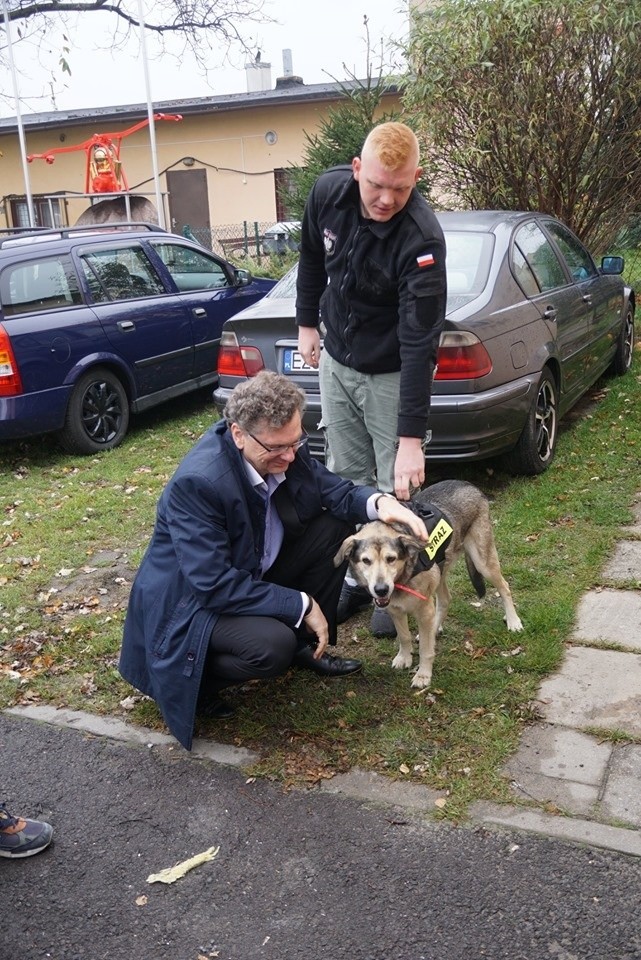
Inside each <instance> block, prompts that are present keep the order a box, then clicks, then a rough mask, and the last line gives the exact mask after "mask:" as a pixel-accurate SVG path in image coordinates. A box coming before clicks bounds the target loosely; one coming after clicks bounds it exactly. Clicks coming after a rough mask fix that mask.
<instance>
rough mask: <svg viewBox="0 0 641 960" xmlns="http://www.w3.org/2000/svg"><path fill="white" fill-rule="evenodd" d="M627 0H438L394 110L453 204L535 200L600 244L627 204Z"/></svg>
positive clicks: (639, 102) (630, 118)
mask: <svg viewBox="0 0 641 960" xmlns="http://www.w3.org/2000/svg"><path fill="white" fill-rule="evenodd" d="M640 21H641V0H597V2H595V0H566V2H561V3H559V2H556V0H476V2H474V3H461V2H459V0H441V2H438V3H436V4H435V5H434V6H432V7H431V8H428V9H427V10H426V11H425V12H423V13H422V14H420V15H418V14H417V15H416V18H415V24H414V26H415V29H414V32H413V35H412V39H411V42H410V44H409V49H408V56H409V61H410V63H411V64H412V68H413V69H412V76H411V78H410V79H409V80H408V82H407V85H406V90H405V98H404V102H405V107H406V109H407V110H409V111H410V112H411V113H412V114H413V116H414V117H415V120H416V124H417V126H418V127H419V128H420V130H421V133H422V136H423V138H424V140H425V154H426V155H427V156H428V158H429V162H428V169H429V172H430V175H431V177H432V178H433V180H434V182H435V183H436V184H437V185H438V187H439V188H440V190H441V191H442V192H443V193H444V194H446V195H447V196H448V198H449V200H450V201H451V202H452V203H453V205H455V204H457V205H461V206H468V207H472V208H476V209H479V208H482V207H489V208H493V209H500V208H506V209H523V210H531V209H538V210H543V211H545V212H548V213H552V214H555V215H556V216H558V217H559V218H560V219H562V220H564V221H565V222H566V223H567V224H568V225H569V226H570V227H572V228H573V229H574V230H575V231H576V232H577V233H578V234H579V235H580V236H581V237H582V238H583V239H584V240H586V242H589V243H592V244H593V245H594V244H602V243H606V242H608V241H609V240H611V239H612V237H613V236H614V235H615V234H616V233H617V232H618V230H619V229H620V227H621V226H622V225H623V224H624V223H625V221H626V220H627V218H628V216H629V215H630V214H631V213H632V212H634V211H638V210H639V208H640V202H641V162H640V161H641V138H640V137H639V129H641V72H640V71H639V67H638V36H639V33H638V30H639V22H640Z"/></svg>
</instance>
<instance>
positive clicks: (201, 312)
mask: <svg viewBox="0 0 641 960" xmlns="http://www.w3.org/2000/svg"><path fill="white" fill-rule="evenodd" d="M191 312H192V313H193V315H194V316H195V317H206V316H207V311H206V310H205V308H204V307H194V309H193V310H192V311H191Z"/></svg>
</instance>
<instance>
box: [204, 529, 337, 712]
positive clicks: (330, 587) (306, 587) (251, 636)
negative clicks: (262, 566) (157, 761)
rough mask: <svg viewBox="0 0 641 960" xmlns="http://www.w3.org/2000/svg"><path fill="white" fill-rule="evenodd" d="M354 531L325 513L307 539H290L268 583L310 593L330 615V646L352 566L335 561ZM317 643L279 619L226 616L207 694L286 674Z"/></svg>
mask: <svg viewBox="0 0 641 960" xmlns="http://www.w3.org/2000/svg"><path fill="white" fill-rule="evenodd" d="M353 532H354V527H353V526H351V525H350V524H348V523H346V522H345V521H344V520H338V519H337V518H336V517H333V516H332V515H331V514H329V513H323V514H321V515H320V516H319V517H316V518H315V519H314V520H312V521H311V523H309V524H308V526H307V528H306V530H305V532H304V533H303V534H302V536H298V537H296V538H293V537H289V538H288V537H287V536H285V540H284V541H283V545H282V547H281V549H280V552H279V554H278V556H277V557H276V560H275V562H274V563H273V565H272V566H271V567H270V569H269V570H268V571H267V572H266V573H265V576H264V579H265V580H268V581H269V582H270V583H277V584H279V585H280V586H282V587H291V588H292V589H294V590H301V591H303V592H304V593H308V594H310V596H313V597H314V599H315V600H316V601H317V603H318V604H319V606H320V608H321V610H322V611H323V613H324V614H325V618H326V620H327V624H328V627H329V642H330V643H331V644H335V643H336V608H337V606H338V598H339V596H340V592H341V586H342V583H343V578H344V576H345V571H346V569H347V562H345V563H343V564H341V565H340V566H339V567H335V566H334V557H335V556H336V554H337V553H338V550H339V547H340V545H341V543H342V542H343V540H344V539H345V538H346V537H348V536H350V534H352V533H353ZM310 640H312V641H313V636H312V635H310V634H309V633H308V632H307V630H306V628H305V627H304V625H303V624H302V623H301V625H300V627H299V628H298V629H293V628H292V627H290V626H288V625H287V624H286V623H283V622H282V620H277V619H276V618H275V617H252V616H242V617H233V616H228V615H226V614H222V615H221V616H220V617H219V618H218V621H217V623H216V626H215V627H214V629H213V630H212V633H211V637H210V639H209V653H208V656H207V663H206V666H205V676H204V677H203V685H202V687H203V689H202V693H203V694H205V695H206V694H207V693H212V692H215V691H216V690H222V689H224V688H225V687H228V686H230V685H232V684H236V683H244V682H245V681H247V680H255V679H266V678H269V677H277V676H280V674H283V673H285V672H286V670H288V668H289V667H290V666H291V663H292V660H293V658H294V654H295V653H296V650H297V649H298V647H299V646H301V645H302V644H304V643H306V642H308V641H310Z"/></svg>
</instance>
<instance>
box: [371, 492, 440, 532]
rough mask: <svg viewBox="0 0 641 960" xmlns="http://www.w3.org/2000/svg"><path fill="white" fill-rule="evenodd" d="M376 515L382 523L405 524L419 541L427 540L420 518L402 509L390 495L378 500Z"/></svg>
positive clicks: (401, 505)
mask: <svg viewBox="0 0 641 960" xmlns="http://www.w3.org/2000/svg"><path fill="white" fill-rule="evenodd" d="M377 513H378V519H379V520H382V521H383V523H405V524H407V526H408V527H409V528H410V530H411V531H412V533H413V534H414V536H415V537H418V539H419V540H424V541H427V540H428V538H429V534H428V532H427V529H426V527H425V524H424V523H423V521H422V520H421V518H420V517H418V516H417V515H416V514H415V513H412V511H411V510H408V509H407V507H404V506H403V504H402V503H399V502H398V500H396V499H395V498H394V497H393V496H391V494H390V495H389V496H387V497H381V498H380V500H379V501H378V507H377Z"/></svg>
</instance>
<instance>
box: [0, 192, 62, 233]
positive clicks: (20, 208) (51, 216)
mask: <svg viewBox="0 0 641 960" xmlns="http://www.w3.org/2000/svg"><path fill="white" fill-rule="evenodd" d="M32 202H33V214H34V218H35V221H36V222H35V224H34V226H35V227H64V226H66V223H65V216H64V208H63V205H62V203H61V201H60V200H58V199H57V198H55V197H45V196H35V197H32ZM9 206H10V208H11V224H12V226H14V227H28V226H29V206H28V204H27V198H26V197H11V198H10V200H9Z"/></svg>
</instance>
